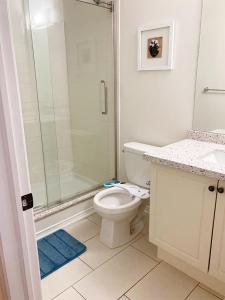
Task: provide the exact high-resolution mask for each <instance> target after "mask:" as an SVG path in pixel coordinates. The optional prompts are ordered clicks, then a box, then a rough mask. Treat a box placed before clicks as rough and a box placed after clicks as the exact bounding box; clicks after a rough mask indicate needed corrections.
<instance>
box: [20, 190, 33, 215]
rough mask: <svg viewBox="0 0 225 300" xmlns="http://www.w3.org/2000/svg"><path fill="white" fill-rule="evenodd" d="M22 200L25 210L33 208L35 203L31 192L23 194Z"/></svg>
mask: <svg viewBox="0 0 225 300" xmlns="http://www.w3.org/2000/svg"><path fill="white" fill-rule="evenodd" d="M21 202H22V208H23V211H25V210H28V209H30V208H33V205H34V201H33V195H32V194H31V193H30V194H27V195H23V196H22V197H21Z"/></svg>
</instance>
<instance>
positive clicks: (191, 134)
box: [187, 130, 225, 145]
mask: <svg viewBox="0 0 225 300" xmlns="http://www.w3.org/2000/svg"><path fill="white" fill-rule="evenodd" d="M187 138H189V139H193V140H197V141H201V142H208V143H215V144H222V145H225V134H221V133H215V132H209V131H208V132H207V131H200V130H189V131H188V132H187Z"/></svg>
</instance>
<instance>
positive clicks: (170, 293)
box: [126, 262, 197, 300]
mask: <svg viewBox="0 0 225 300" xmlns="http://www.w3.org/2000/svg"><path fill="white" fill-rule="evenodd" d="M196 285H197V282H196V281H195V280H193V279H192V278H190V277H188V276H187V275H185V274H184V273H182V272H180V271H178V270H176V269H175V268H173V267H172V266H169V265H168V264H166V263H164V262H163V263H161V264H160V265H159V266H157V267H156V268H155V269H154V270H153V271H152V272H150V273H149V274H148V275H147V276H146V277H145V278H144V279H143V280H141V281H140V282H139V283H138V284H137V285H136V286H134V287H133V288H132V289H131V290H130V291H129V292H128V293H127V294H126V295H127V296H128V298H130V299H131V300H183V299H185V297H187V296H188V294H189V293H190V292H191V291H192V289H193V288H194V287H195V286H196Z"/></svg>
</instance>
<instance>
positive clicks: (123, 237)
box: [100, 218, 144, 248]
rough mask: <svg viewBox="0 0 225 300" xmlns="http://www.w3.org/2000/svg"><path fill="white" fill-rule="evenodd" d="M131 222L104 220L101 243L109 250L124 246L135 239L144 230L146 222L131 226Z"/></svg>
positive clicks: (140, 221) (141, 221)
mask: <svg viewBox="0 0 225 300" xmlns="http://www.w3.org/2000/svg"><path fill="white" fill-rule="evenodd" d="M131 221H132V219H131V220H121V221H116V222H115V221H114V220H109V219H104V218H103V219H102V226H101V233H100V241H101V242H102V243H103V244H105V245H106V246H108V247H109V248H116V247H119V246H122V245H124V244H126V243H128V242H130V241H131V240H132V239H134V238H135V237H136V236H137V235H138V234H139V233H140V232H141V231H142V230H143V228H144V221H143V220H139V222H137V223H135V224H132V225H131V223H132V222H131Z"/></svg>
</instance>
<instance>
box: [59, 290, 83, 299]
mask: <svg viewBox="0 0 225 300" xmlns="http://www.w3.org/2000/svg"><path fill="white" fill-rule="evenodd" d="M54 300H84V298H83V297H81V295H80V294H78V293H77V292H76V291H75V290H74V288H69V289H68V290H66V291H65V292H63V293H62V294H60V295H59V296H58V297H56V298H54Z"/></svg>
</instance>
